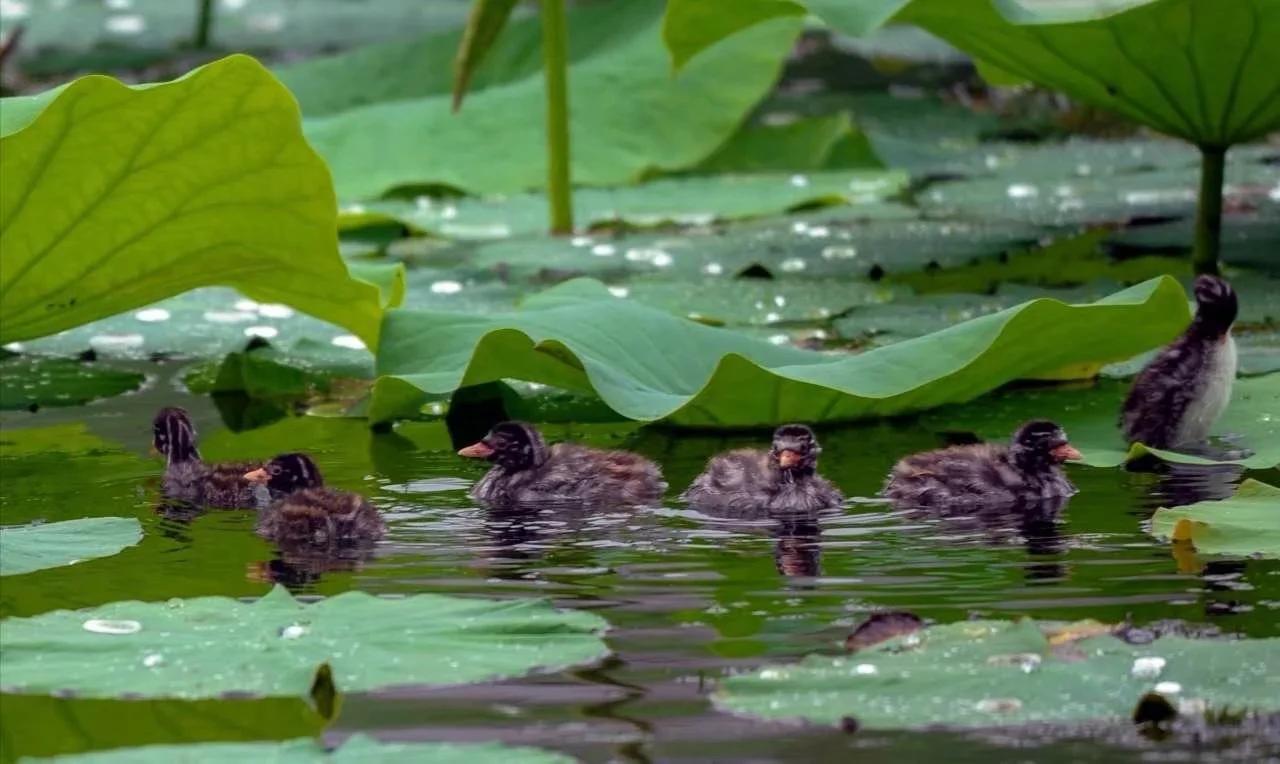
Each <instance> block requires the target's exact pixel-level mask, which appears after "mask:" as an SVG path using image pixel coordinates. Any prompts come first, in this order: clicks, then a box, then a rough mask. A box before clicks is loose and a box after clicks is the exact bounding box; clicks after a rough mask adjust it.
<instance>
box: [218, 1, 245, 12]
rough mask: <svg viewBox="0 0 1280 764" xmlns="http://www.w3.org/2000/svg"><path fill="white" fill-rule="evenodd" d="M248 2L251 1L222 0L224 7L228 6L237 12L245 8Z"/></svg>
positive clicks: (230, 9)
mask: <svg viewBox="0 0 1280 764" xmlns="http://www.w3.org/2000/svg"><path fill="white" fill-rule="evenodd" d="M248 3H249V0H221V3H220V4H221V5H222V7H223V8H226V9H227V10H228V11H231V12H232V13H235V12H236V11H238V10H241V9H242V8H244V7H245V5H247V4H248Z"/></svg>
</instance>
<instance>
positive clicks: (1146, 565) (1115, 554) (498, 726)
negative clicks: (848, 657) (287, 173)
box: [0, 366, 1280, 761]
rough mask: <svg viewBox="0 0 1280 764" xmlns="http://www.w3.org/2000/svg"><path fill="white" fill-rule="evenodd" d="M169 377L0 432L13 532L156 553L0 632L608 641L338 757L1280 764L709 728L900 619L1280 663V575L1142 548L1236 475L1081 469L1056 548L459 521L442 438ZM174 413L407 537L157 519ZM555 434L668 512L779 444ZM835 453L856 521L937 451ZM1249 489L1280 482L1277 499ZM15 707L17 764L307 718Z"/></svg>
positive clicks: (1120, 740) (620, 520) (745, 726)
mask: <svg viewBox="0 0 1280 764" xmlns="http://www.w3.org/2000/svg"><path fill="white" fill-rule="evenodd" d="M155 370H156V367H154V366H150V367H149V371H150V372H151V373H153V374H154V373H155ZM174 371H175V369H172V368H170V369H167V370H166V369H165V367H161V374H160V376H159V378H155V379H152V381H151V382H150V384H149V385H148V386H147V387H146V388H145V389H144V390H143V391H142V392H140V393H138V394H134V395H129V396H123V397H118V398H115V399H111V400H108V401H104V402H101V403H98V404H95V405H91V406H87V407H80V408H74V409H61V410H58V409H46V410H42V411H40V412H39V413H36V414H26V413H21V414H19V413H8V414H5V415H4V417H3V419H0V422H2V423H3V425H4V434H3V438H2V440H4V441H5V442H6V444H8V445H9V450H8V451H7V452H6V453H8V454H9V456H8V457H6V458H5V460H4V462H3V463H2V464H0V468H2V470H3V472H2V474H3V476H4V491H3V496H4V500H3V503H4V517H5V523H6V524H12V523H20V522H28V521H31V520H35V519H44V520H49V521H53V520H65V519H73V518H77V517H83V516H104V515H119V516H128V517H137V518H139V519H140V520H141V521H142V523H143V528H144V533H145V535H144V538H143V540H142V542H141V543H140V544H139V545H137V546H135V547H132V548H129V549H126V550H125V551H123V552H122V553H120V554H118V555H115V556H113V557H107V558H103V559H98V560H94V561H90V562H86V563H83V564H80V565H73V566H70V567H64V568H56V569H51V570H45V571H40V572H36V573H31V574H27V575H23V576H20V577H12V578H7V579H6V580H5V581H4V585H3V588H2V589H0V614H2V615H3V616H21V615H31V614H36V613H40V612H44V611H47V610H50V609H54V608H77V607H88V606H94V605H99V604H102V603H106V602H110V601H113V600H121V599H141V600H162V599H166V598H170V597H190V596H199V595H209V594H225V595H231V596H239V597H254V596H258V595H261V594H263V593H265V592H266V591H268V589H269V588H270V586H271V583H272V582H280V583H283V584H285V585H286V586H288V587H289V588H291V589H292V590H294V591H295V592H296V593H298V594H299V595H333V594H336V593H339V592H342V591H346V590H350V589H359V590H364V591H367V592H371V593H377V594H410V593H415V592H425V591H430V592H441V593H448V594H456V595H463V596H485V597H515V596H521V597H526V596H540V597H549V598H552V600H553V601H554V602H555V603H557V604H559V605H563V606H566V607H574V608H580V609H585V610H590V611H593V612H595V613H598V614H599V615H601V616H603V617H604V618H606V619H607V620H608V621H609V622H610V624H612V630H611V632H610V633H609V635H608V637H607V640H608V643H609V645H610V647H611V648H612V650H613V652H614V657H613V658H612V659H610V660H608V661H607V662H606V663H604V664H603V665H600V666H596V667H591V668H586V669H582V670H576V671H569V672H563V673H555V674H546V675H540V676H534V677H531V678H526V679H521V680H515V681H506V682H500V683H493V684H487V685H476V686H470V687H462V688H454V689H436V690H421V689H414V688H405V689H396V690H393V691H388V692H378V693H372V694H364V695H352V696H349V697H346V698H345V699H344V702H343V705H342V708H341V713H340V715H339V717H338V718H337V720H336V721H335V722H334V723H333V724H331V725H330V726H329V727H328V729H327V730H326V733H325V735H326V739H327V740H329V741H330V742H337V741H339V740H341V739H342V738H344V737H346V736H347V735H349V734H351V733H353V732H357V731H364V732H368V733H371V734H373V735H375V736H377V737H379V738H382V739H388V740H411V741H426V740H450V741H477V740H500V741H503V742H507V743H513V744H528V745H537V746H542V747H546V748H550V749H556V750H561V751H564V752H566V753H569V754H572V755H574V756H578V757H580V758H581V759H583V760H585V761H681V760H708V759H734V760H743V761H813V760H819V759H828V758H830V759H835V758H837V757H840V758H847V757H853V756H856V757H858V758H859V759H864V760H868V761H881V760H884V761H888V760H892V759H902V758H903V757H912V758H914V757H920V758H923V757H926V756H929V757H932V756H945V757H946V758H947V759H948V760H951V761H960V760H968V759H975V760H977V759H979V758H986V759H990V758H991V757H992V756H999V757H1001V758H1009V757H1011V756H1014V755H1015V749H1016V756H1017V757H1018V758H1026V759H1034V760H1037V761H1053V760H1063V761H1066V760H1075V759H1078V758H1082V757H1086V756H1087V757H1089V758H1091V759H1104V760H1105V759H1111V758H1114V759H1117V760H1129V759H1132V758H1133V757H1134V756H1135V755H1136V753H1135V751H1138V750H1142V751H1144V752H1145V755H1156V756H1159V757H1164V756H1172V757H1181V758H1188V757H1191V758H1194V757H1197V756H1199V755H1202V754H1204V753H1206V752H1207V751H1209V750H1217V751H1222V752H1226V753H1232V752H1234V753H1236V754H1239V755H1242V756H1246V757H1249V758H1255V757H1257V756H1258V755H1259V754H1260V753H1261V752H1262V751H1263V749H1265V748H1266V746H1267V745H1269V743H1268V740H1267V739H1270V740H1271V741H1274V740H1276V739H1278V738H1277V737H1276V736H1273V735H1266V734H1264V735H1262V736H1261V738H1260V737H1259V736H1257V735H1252V736H1249V735H1246V736H1245V740H1244V742H1241V741H1240V740H1237V739H1234V738H1232V739H1228V740H1225V741H1216V740H1215V741H1211V742H1208V743H1197V742H1196V741H1194V740H1193V739H1190V738H1186V737H1176V738H1174V739H1172V740H1166V741H1163V742H1156V741H1149V740H1146V739H1144V738H1141V737H1139V736H1137V735H1136V734H1134V733H1133V732H1132V731H1131V730H1129V729H1127V728H1124V727H1119V726H1117V727H1116V728H1106V729H1101V730H1099V729H1094V730H1089V731H1087V734H1086V731H1078V732H1077V733H1075V734H1073V733H1071V731H1067V732H1065V733H1063V732H1054V731H1044V730H1025V729H1024V730H1020V731H1018V732H1016V733H1010V732H1007V731H1006V732H1000V731H990V732H982V733H964V734H959V733H953V732H944V731H938V732H924V733H921V732H911V733H878V732H876V733H865V732H862V733H858V734H855V735H848V734H845V733H842V732H839V731H835V730H831V729H822V728H814V727H802V726H785V725H779V724H766V723H762V722H758V721H754V720H746V719H740V718H736V717H732V716H729V715H727V714H722V713H719V712H717V711H716V710H715V709H714V708H713V707H712V705H711V703H710V700H709V695H710V692H711V691H712V689H713V688H714V686H715V683H716V680H717V678H719V677H722V676H724V675H725V674H726V673H728V672H733V671H736V670H742V669H747V668H751V667H756V666H758V665H759V664H761V663H762V662H765V661H788V660H793V659H796V658H799V657H800V656H802V655H805V654H808V653H812V652H815V651H829V652H834V651H836V650H837V649H838V643H839V642H840V641H842V640H843V638H844V636H845V635H846V634H847V633H848V632H849V630H850V629H851V627H852V626H853V625H854V624H856V623H857V622H858V621H859V620H860V619H861V618H863V617H864V616H865V615H866V614H868V613H870V612H872V611H874V610H877V609H883V608H904V609H910V610H913V611H915V612H917V613H919V614H920V615H922V616H924V617H926V618H929V619H935V620H937V621H939V622H951V621H956V620H961V619H965V618H969V617H974V616H976V615H984V616H988V617H995V618H1009V617H1015V616H1019V615H1030V616H1034V617H1036V618H1041V619H1060V620H1074V619H1081V618H1096V619H1099V620H1104V621H1109V622H1118V621H1122V620H1124V619H1126V618H1129V619H1132V620H1133V621H1134V622H1135V623H1138V624H1145V623H1148V622H1153V621H1159V620H1161V619H1169V618H1175V619H1182V620H1185V621H1186V622H1189V623H1191V624H1200V625H1205V626H1208V627H1214V628H1217V629H1220V630H1222V631H1224V632H1230V633H1236V634H1241V635H1247V636H1251V637H1264V636H1277V635H1280V619H1278V618H1277V610H1278V609H1280V561H1277V560H1224V559H1217V560H1207V561H1205V564H1204V565H1203V566H1199V565H1194V566H1188V565H1187V564H1186V562H1185V561H1183V562H1181V563H1180V561H1179V560H1177V559H1175V558H1174V557H1173V556H1172V555H1171V553H1170V549H1169V546H1168V545H1167V544H1164V543H1160V542H1158V541H1157V540H1155V539H1154V538H1152V537H1151V536H1149V535H1147V534H1146V533H1145V532H1144V530H1143V522H1144V520H1146V518H1148V517H1149V515H1150V513H1151V512H1152V510H1153V509H1154V507H1155V506H1158V505H1159V504H1161V503H1168V502H1176V503H1186V502H1188V501H1194V500H1199V499H1201V498H1219V497H1222V496H1225V495H1227V494H1229V493H1230V491H1231V490H1232V487H1233V486H1234V484H1235V483H1237V482H1238V481H1239V480H1240V479H1241V478H1242V474H1241V473H1240V472H1239V471H1237V470H1235V469H1226V470H1223V469H1217V470H1213V471H1209V472H1189V471H1186V470H1181V471H1178V472H1177V473H1173V474H1159V475H1158V474H1152V473H1138V472H1127V471H1124V470H1119V469H1112V470H1108V469H1093V468H1087V467H1079V468H1075V467H1073V468H1072V470H1071V477H1072V478H1073V479H1074V480H1075V481H1076V483H1077V484H1078V485H1079V487H1080V489H1081V491H1080V494H1079V495H1078V496H1076V497H1075V498H1074V499H1073V500H1072V501H1071V502H1070V504H1069V505H1068V507H1067V508H1066V510H1065V512H1064V513H1063V514H1062V516H1061V518H1060V521H1059V522H1040V523H1034V524H1025V525H1024V524H1020V523H1018V522H1016V521H1013V520H1005V521H1000V522H992V523H986V524H977V523H964V522H957V521H948V522H938V521H930V520H925V519H918V518H909V517H905V516H903V515H901V514H898V513H895V512H893V511H890V509H889V508H887V507H885V506H884V505H881V504H878V503H875V502H873V501H870V500H865V499H861V500H860V499H855V500H853V501H851V502H850V504H849V505H848V506H847V507H845V508H844V509H842V510H840V511H832V512H828V513H823V514H821V515H817V516H806V517H788V518H778V517H769V516H767V515H766V516H736V517H712V516H707V515H703V514H699V513H697V512H694V511H691V510H689V509H688V508H686V507H683V506H682V505H680V504H679V503H678V502H674V501H669V502H667V503H666V504H665V505H664V506H663V507H660V508H648V509H637V510H630V511H596V512H592V511H586V512H544V513H540V514H533V515H512V514H502V513H494V512H488V511H486V510H484V509H481V508H478V507H477V506H476V505H475V504H474V503H473V502H472V501H471V500H470V499H469V498H468V497H467V495H466V490H465V489H466V488H467V487H468V486H469V485H470V483H471V482H472V481H474V480H475V479H477V478H478V477H479V476H480V475H481V474H483V469H484V468H483V466H481V465H477V464H475V463H469V462H466V461H464V460H462V459H460V458H458V457H456V456H454V455H453V449H454V448H456V445H457V444H455V443H454V442H453V440H452V439H451V438H450V435H449V433H448V431H447V430H446V428H445V425H444V423H443V422H439V423H429V422H427V423H407V424H402V425H401V426H400V427H398V428H397V429H396V430H395V431H394V432H389V433H370V432H369V431H368V430H367V429H366V428H365V426H364V423H363V422H362V421H358V420H341V419H324V418H319V417H293V418H286V419H283V420H280V421H277V422H274V423H272V424H269V425H267V426H265V427H262V428H259V429H256V430H250V431H246V432H239V433H236V432H232V431H231V430H230V429H228V428H227V427H226V425H225V424H224V423H223V420H222V418H221V417H220V415H219V412H218V410H217V409H216V408H215V407H214V405H213V403H212V401H211V399H209V398H201V397H194V396H191V395H188V394H186V393H184V392H182V391H180V389H179V387H178V385H177V384H176V383H175V382H174V381H173V380H174V379H175V377H173V376H171V375H172V374H173V372H174ZM173 404H176V405H182V406H185V407H187V408H188V409H189V410H190V411H191V412H192V414H193V416H194V418H195V420H196V422H197V424H198V426H199V427H200V430H201V437H202V443H203V450H204V452H205V456H206V457H207V458H209V459H227V458H232V457H238V458H254V457H258V456H267V455H271V454H273V453H277V452H281V451H284V450H296V449H304V450H308V451H310V452H312V453H313V454H314V455H315V456H316V458H317V461H318V462H319V464H320V466H321V468H322V470H323V471H324V472H325V473H326V476H327V478H328V481H329V482H330V483H331V484H334V485H337V486H339V487H342V488H346V489H352V490H358V491H361V492H363V493H365V494H367V495H368V496H370V497H371V498H372V500H373V501H374V502H375V503H376V504H377V506H378V507H380V508H381V509H382V511H383V512H384V513H385V514H386V516H387V519H388V522H389V527H390V530H389V533H388V536H387V538H386V540H385V541H383V542H382V543H381V544H380V545H379V546H378V547H377V548H376V550H375V551H374V553H373V555H372V557H371V558H369V559H364V560H314V559H311V560H307V559H296V558H287V557H286V558H282V557H281V556H280V554H279V553H278V550H276V549H274V548H273V547H272V546H271V545H270V544H268V543H266V542H264V541H262V540H260V539H258V538H256V537H255V536H254V535H253V532H252V528H253V517H252V515H251V513H248V512H212V513H208V514H204V515H202V516H199V517H196V518H195V519H193V520H192V519H190V518H181V517H166V516H164V514H163V513H157V511H156V507H157V504H158V495H157V486H158V477H159V475H160V472H161V467H162V465H161V464H160V463H159V461H158V460H153V459H149V458H148V457H147V456H146V453H147V448H148V446H149V441H150V418H151V414H152V413H153V412H154V411H155V409H157V408H158V407H160V406H162V405H173ZM81 423H82V424H83V428H84V430H85V431H87V432H83V431H81V430H80V429H79V427H80V424H81ZM481 426H482V423H477V424H476V427H481ZM32 428H39V429H32ZM546 432H547V434H548V436H549V437H551V438H554V439H574V440H582V441H585V442H588V443H592V444H597V445H606V446H619V447H627V448H631V449H634V450H636V451H639V452H640V453H643V454H645V455H647V456H650V457H652V458H654V459H655V460H657V461H659V462H660V463H661V464H662V465H663V468H664V470H665V472H666V475H667V477H668V480H669V481H670V482H671V485H672V491H671V493H672V495H674V494H675V493H677V492H678V491H679V490H680V489H682V488H683V487H684V486H685V485H687V483H688V482H689V480H690V479H691V478H692V477H693V476H694V475H695V474H696V473H697V472H698V470H699V469H700V468H701V466H702V465H703V463H704V462H705V460H706V459H707V458H708V457H709V456H710V455H711V454H713V453H715V452H717V451H719V450H722V449H725V448H728V447H733V446H740V445H747V444H758V443H761V442H762V441H763V440H764V439H765V438H766V437H767V434H762V433H744V434H742V435H735V436H732V437H728V436H723V435H707V434H688V433H677V432H670V431H663V430H659V429H654V428H643V429H637V428H635V427H634V426H633V425H629V424H586V425H574V426H568V425H549V426H547V428H546ZM468 435H469V433H468ZM820 437H821V439H822V442H823V445H824V448H825V450H824V453H823V457H822V464H821V468H822V471H823V472H824V473H825V474H826V475H828V476H829V477H830V478H832V479H833V480H835V481H836V482H837V483H838V484H839V485H840V486H841V487H842V488H843V489H844V490H845V491H846V492H847V493H848V494H850V495H851V496H870V495H872V494H874V492H875V491H876V490H877V488H878V487H879V485H880V482H881V481H882V479H883V476H884V474H885V472H886V471H887V469H888V467H889V465H890V464H891V463H892V462H893V461H894V460H895V459H896V458H898V457H899V456H901V455H903V454H905V453H908V452H911V451H915V450H920V449H925V448H930V447H935V446H937V445H940V444H942V443H943V442H944V440H943V438H942V437H941V436H940V435H939V434H937V433H934V432H931V431H929V430H927V429H925V428H924V427H923V426H922V425H920V424H918V423H917V422H915V421H914V420H911V419H904V420H900V421H899V420H894V421H889V422H882V423H875V424H870V425H866V426H859V427H849V428H843V429H835V430H827V431H823V432H821V433H820ZM464 438H465V436H462V437H460V438H459V440H462V439H464ZM1251 474H1252V476H1255V477H1260V478H1263V479H1268V478H1269V479H1271V481H1272V482H1274V479H1275V477H1276V475H1275V472H1274V471H1271V472H1270V473H1251ZM1188 570H1190V571H1195V572H1184V571H1188ZM5 703H6V706H7V708H6V717H8V719H9V721H8V722H7V723H6V725H5V727H6V728H7V729H6V730H5V732H4V733H3V740H2V741H0V742H3V749H4V757H5V758H6V759H10V758H14V757H16V756H18V755H21V754H23V753H28V752H41V751H51V750H85V749H91V748H100V747H104V746H109V745H118V744H121V743H122V742H128V743H134V744H136V743H144V742H149V741H152V740H160V739H166V740H169V741H174V740H175V739H177V740H181V739H184V738H186V739H235V738H241V737H259V736H264V735H265V736H272V735H274V736H276V737H288V736H291V735H292V734H294V733H292V732H290V730H291V729H292V728H291V727H290V726H289V725H290V724H291V723H293V721H292V720H294V719H295V718H296V717H297V716H298V712H297V709H295V708H292V707H287V706H289V703H293V701H290V702H289V703H285V704H284V705H281V704H280V703H278V702H276V701H248V700H246V701H218V702H207V703H188V704H179V703H161V702H145V703H143V702H137V701H133V702H129V701H83V700H74V699H61V700H58V699H55V700H48V699H30V698H17V697H13V696H7V697H6V699H5ZM1272 726H1274V725H1272ZM23 729H26V730H30V729H40V730H42V732H41V738H42V739H40V740H32V739H29V738H28V737H27V736H26V735H24V734H23V733H22V730H23ZM264 729H265V730H267V732H266V733H262V732H261V730H264ZM1263 738H1267V739H1263ZM1027 746H1034V748H1032V749H1028V748H1027ZM1271 750H1272V752H1276V750H1277V749H1271Z"/></svg>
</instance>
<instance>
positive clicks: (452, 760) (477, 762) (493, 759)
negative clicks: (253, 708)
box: [42, 735, 573, 764]
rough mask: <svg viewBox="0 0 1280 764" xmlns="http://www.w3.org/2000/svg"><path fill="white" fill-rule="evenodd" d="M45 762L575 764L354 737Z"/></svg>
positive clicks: (511, 752)
mask: <svg viewBox="0 0 1280 764" xmlns="http://www.w3.org/2000/svg"><path fill="white" fill-rule="evenodd" d="M42 761H48V762H60V763H62V764H126V763H130V764H131V763H132V762H143V764H145V763H146V762H158V763H164V764H167V763H168V762H173V761H199V762H202V764H203V763H204V762H208V763H209V764H221V763H222V762H226V764H241V763H242V762H246V761H272V762H278V763H279V764H311V763H312V762H315V763H316V764H324V763H325V762H330V763H331V764H347V763H348V762H350V764H356V762H360V764H374V763H376V762H384V761H385V762H396V761H413V762H420V763H421V764H570V762H572V761H573V759H571V758H569V757H568V756H564V755H561V754H558V753H553V752H551V751H544V750H541V749H538V748H528V747H525V746H519V747H512V746H505V745H501V744H499V743H380V742H378V741H376V740H374V739H373V738H369V737H365V736H364V735H352V736H351V737H349V738H347V739H346V741H345V742H343V744H342V745H340V746H338V747H337V748H335V749H333V750H332V751H329V750H326V749H325V747H324V746H323V745H322V744H321V743H320V742H319V741H317V740H313V739H300V740H287V741H284V742H280V743H275V742H262V743H196V744H193V745H151V746H145V747H142V748H120V749H116V750H109V751H94V752H91V753H81V754H72V755H65V756H58V757H55V758H52V759H44V760H42Z"/></svg>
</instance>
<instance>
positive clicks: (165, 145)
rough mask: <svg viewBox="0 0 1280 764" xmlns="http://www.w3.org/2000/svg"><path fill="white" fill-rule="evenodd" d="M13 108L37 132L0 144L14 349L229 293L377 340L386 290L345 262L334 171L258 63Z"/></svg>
mask: <svg viewBox="0 0 1280 764" xmlns="http://www.w3.org/2000/svg"><path fill="white" fill-rule="evenodd" d="M17 100H18V101H19V104H18V105H19V107H20V108H19V109H18V111H22V112H23V114H24V115H25V117H26V118H28V119H29V121H25V122H24V120H23V119H17V118H10V119H6V120H5V123H4V130H5V135H4V137H3V138H0V151H3V154H4V157H5V161H4V165H3V167H2V168H0V179H2V180H3V183H2V184H0V258H2V260H0V262H2V263H3V268H2V269H0V296H3V306H4V307H3V309H2V310H0V335H2V337H3V339H4V340H5V341H9V340H20V339H26V338H30V337H38V336H42V335H45V334H52V333H54V332H57V331H60V330H62V329H67V328H70V327H73V326H76V325H79V324H83V323H87V322H89V321H92V320H94V319H97V318H102V317H104V316H109V315H112V314H114V313H118V312H120V311H123V310H128V309H130V308H135V307H139V306H142V305H146V304H148V303H151V302H154V301H156V300H159V299H161V298H164V297H168V296H171V295H174V294H177V293H179V292H183V291H185V290H187V289H191V288H193V287H197V286H204V285H207V284H223V285H227V286H235V287H236V288H238V289H240V290H242V291H244V292H245V293H247V294H249V295H250V296H252V297H254V298H255V299H258V300H262V301H266V302H284V303H288V304H290V305H293V306H295V307H297V308H298V309H300V310H304V311H306V312H308V313H311V314H313V315H316V316H318V317H320V318H324V319H327V320H331V321H333V322H335V323H338V324H341V325H342V326H345V327H347V328H348V329H349V330H350V331H351V332H353V333H354V334H356V335H358V336H360V337H361V338H362V339H363V340H364V341H365V343H366V344H368V345H369V346H371V347H372V346H375V345H376V344H377V332H378V322H379V319H380V316H381V312H382V303H381V301H380V299H379V292H378V289H377V288H376V287H375V286H373V285H371V284H369V283H366V282H364V281H359V280H356V279H352V278H351V277H350V276H349V275H348V273H347V269H346V266H345V265H344V264H343V262H342V260H341V258H340V257H339V256H338V251H337V239H336V237H335V236H334V220H335V217H336V204H335V203H334V198H333V192H332V189H331V185H330V181H329V173H328V170H327V169H326V168H325V166H324V163H323V162H322V161H321V160H320V158H319V157H317V156H316V155H315V153H314V152H313V151H312V150H311V148H310V147H309V146H308V145H307V143H306V141H305V140H303V138H302V134H301V131H300V130H299V117H298V107H297V104H296V103H295V102H294V100H293V98H292V96H290V95H289V92H288V91H287V90H285V89H284V87H282V86H281V85H280V83H279V82H278V81H276V79H275V78H274V77H272V76H271V75H270V74H269V73H268V72H267V71H266V70H265V69H263V68H262V66H261V65H260V64H258V63H257V62H256V61H254V60H253V59H251V58H248V57H246V56H231V57H229V58H225V59H222V60H221V61H217V62H215V63H212V64H209V65H207V66H204V67H201V68H199V69H196V70H195V71H193V72H192V73H191V74H189V75H187V76H186V77H183V78H182V79H179V80H175V81H173V82H170V83H166V84H161V85H149V86H139V87H127V86H125V85H123V84H121V83H120V82H117V81H116V80H113V79H110V78H107V77H99V76H91V77H84V78H81V79H79V80H76V81H75V82H73V83H71V84H70V85H68V86H66V87H64V88H62V89H61V90H60V91H58V92H57V94H56V96H55V97H49V96H46V97H43V98H41V97H36V100H35V101H34V102H28V103H35V104H36V107H35V108H27V109H26V110H25V111H23V109H22V108H21V104H22V103H23V99H17ZM11 104H12V102H11V101H6V102H5V105H4V109H3V110H4V112H6V113H8V112H9V111H10V109H11ZM69 188H70V189H77V191H76V193H74V194H68V192H67V189H69Z"/></svg>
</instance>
